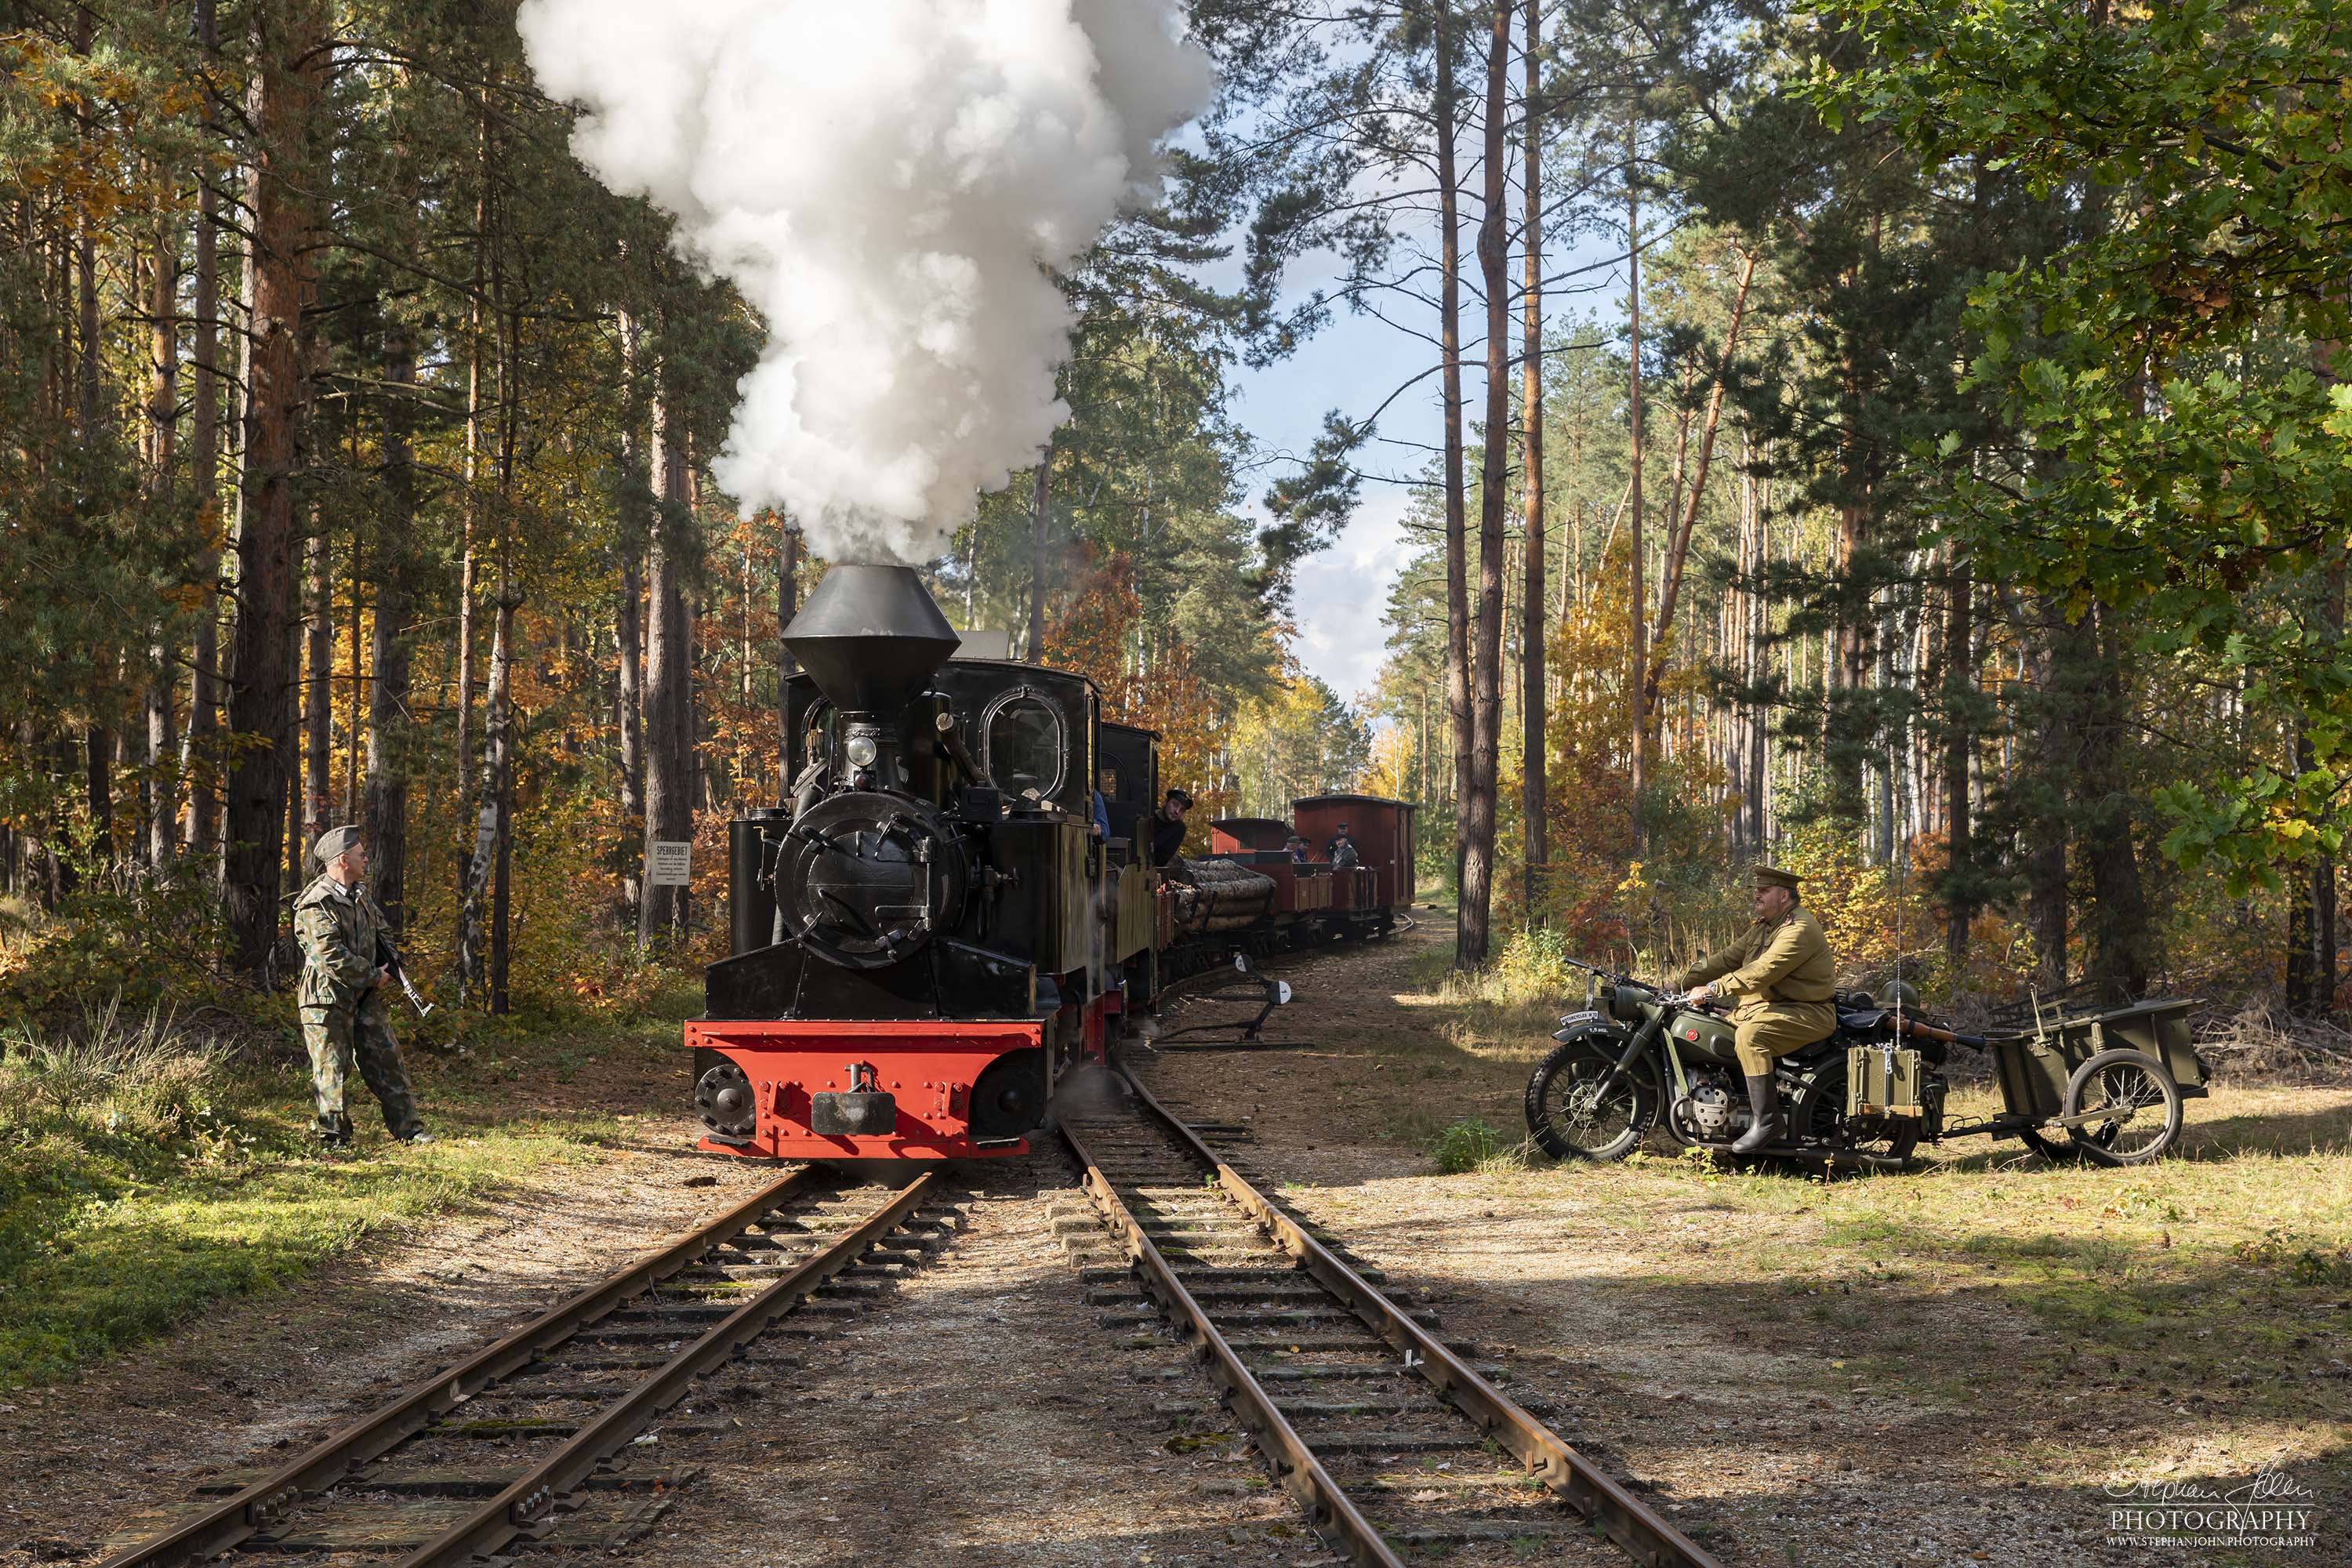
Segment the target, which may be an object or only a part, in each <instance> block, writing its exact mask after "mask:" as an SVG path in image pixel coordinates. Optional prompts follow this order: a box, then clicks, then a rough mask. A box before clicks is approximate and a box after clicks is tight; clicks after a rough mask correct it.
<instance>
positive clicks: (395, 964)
mask: <svg viewBox="0 0 2352 1568" xmlns="http://www.w3.org/2000/svg"><path fill="white" fill-rule="evenodd" d="M375 963H376V967H377V968H379V969H388V970H390V971H391V972H392V977H393V978H394V980H397V981H399V982H400V989H401V992H402V994H404V995H405V996H407V998H408V1005H410V1006H412V1007H414V1008H415V1009H416V1016H418V1017H420V1018H422V1017H425V1016H428V1015H430V1014H431V1013H432V1011H433V1004H432V1003H430V1002H427V1001H426V1000H425V998H424V997H422V996H420V995H418V994H416V986H415V983H414V982H413V981H411V980H410V979H409V978H408V971H407V970H406V969H404V968H403V967H402V966H401V962H400V950H399V949H398V948H396V947H394V946H393V945H392V939H391V938H390V937H388V936H386V935H384V934H383V932H382V931H378V932H376V935H375Z"/></svg>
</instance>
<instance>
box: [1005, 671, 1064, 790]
mask: <svg viewBox="0 0 2352 1568" xmlns="http://www.w3.org/2000/svg"><path fill="white" fill-rule="evenodd" d="M1064 751H1065V748H1064V745H1063V739H1062V715H1061V714H1060V712H1058V711H1057V710H1055V708H1053V707H1052V705H1050V704H1048V703H1046V702H1044V701H1041V700H1039V699H1037V698H1035V697H1034V696H1031V695H1030V694H1029V693H1028V692H1027V691H1025V690H1023V691H1011V692H1007V693H1006V694H1005V695H1003V697H1000V698H998V699H997V700H995V702H993V703H992V704H991V705H990V707H989V710H988V756H987V758H986V763H987V766H988V773H989V776H990V777H991V778H992V779H994V780H995V781H996V787H997V788H999V789H1003V790H1009V791H1011V792H1012V793H1013V794H1014V795H1035V796H1036V797H1037V798H1038V799H1040V800H1043V799H1045V798H1046V797H1047V796H1049V795H1052V794H1053V793H1054V792H1055V790H1057V789H1059V788H1061V787H1062V766H1063V756H1064Z"/></svg>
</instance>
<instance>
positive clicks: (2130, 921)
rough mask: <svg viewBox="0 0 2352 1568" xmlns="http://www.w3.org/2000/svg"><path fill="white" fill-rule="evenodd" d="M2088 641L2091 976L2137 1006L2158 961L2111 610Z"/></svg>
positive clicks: (2114, 996)
mask: <svg viewBox="0 0 2352 1568" xmlns="http://www.w3.org/2000/svg"><path fill="white" fill-rule="evenodd" d="M2091 619H2092V620H2093V621H2095V628H2094V627H2091V626H2086V627H2085V628H2084V630H2085V632H2086V633H2087V634H2088V635H2086V636H2085V637H2084V647H2085V648H2086V650H2087V651H2088V653H2089V654H2090V656H2091V657H2092V658H2095V659H2097V660H2098V668H2097V670H2096V672H2095V679H2094V683H2093V685H2092V688H2091V690H2092V694H2093V700H2092V702H2091V703H2090V705H2089V709H2088V711H2086V712H2085V713H2084V716H2083V726H2082V731H2083V742H2082V766H2081V770H2080V772H2079V773H2077V775H2076V780H2077V786H2076V787H2077V788H2078V789H2079V790H2080V791H2081V792H2082V800H2081V810H2082V813H2083V855H2084V863H2085V866H2086V868H2087V869H2088V870H2089V872H2090V874H2091V899H2092V910H2091V913H2092V925H2091V975H2090V977H2091V979H2092V980H2094V981H2095V982H2096V983H2097V984H2098V986H2099V989H2100V993H2101V994H2102V995H2103V996H2104V997H2105V998H2107V999H2109V1000H2113V1001H2116V1002H2118V1003H2121V1002H2135V1001H2137V1000H2138V999H2139V998H2140V997H2141V996H2143V995H2145V994H2147V983H2148V972H2149V968H2150V965H2151V963H2153V958H2154V954H2153V951H2152V943H2153V935H2152V933H2151V931H2150V930H2149V926H2148V911H2147V889H2146V888H2145V886H2144V884H2143V883H2142V881H2141V879H2140V869H2139V857H2138V853H2137V849H2136V848H2135V847H2134V843H2133V836H2132V821H2131V803H2130V801H2129V799H2128V798H2127V796H2126V795H2125V793H2124V792H2125V788H2126V784H2127V782H2128V779H2129V773H2128V771H2127V767H2126V759H2125V755H2124V746H2125V737H2126V731H2127V728H2128V727H2129V726H2130V725H2131V723H2132V722H2133V715H2132V710H2131V700H2130V697H2129V684H2128V682H2127V680H2126V675H2125V664H2124V660H2125V658H2126V654H2125V650H2124V647H2123V646H2122V644H2121V641H2120V639H2119V638H2118V637H2117V636H2116V631H2115V627H2114V626H2113V624H2112V621H2111V612H2108V611H2106V610H2105V609H2099V610H2095V611H2094V612H2093V615H2092V617H2091Z"/></svg>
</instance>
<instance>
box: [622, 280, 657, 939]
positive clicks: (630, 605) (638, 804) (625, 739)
mask: <svg viewBox="0 0 2352 1568" xmlns="http://www.w3.org/2000/svg"><path fill="white" fill-rule="evenodd" d="M637 349H638V334H637V323H636V319H635V317H634V316H632V315H631V314H629V312H627V311H625V310H624V311H622V312H621V379H622V381H623V383H624V384H625V386H626V387H627V388H628V389H629V392H628V395H629V397H630V399H631V401H632V405H634V400H635V395H636V393H635V387H636V382H637ZM621 466H622V468H623V469H624V470H625V474H626V476H627V477H626V479H625V483H626V485H627V487H628V488H627V491H626V494H627V496H628V500H627V502H626V504H625V506H624V508H623V511H622V518H621V597H620V603H619V604H618V605H615V606H614V615H613V640H614V643H615V644H616V645H618V646H617V650H616V658H617V659H618V662H619V666H620V671H619V675H618V676H617V678H616V679H615V680H614V687H615V689H616V695H615V702H616V705H617V707H618V712H617V713H616V714H615V715H614V729H615V731H617V734H618V738H619V744H620V765H621V779H620V785H621V789H620V794H621V842H620V849H619V854H620V862H621V866H620V869H621V913H622V915H623V917H624V918H625V919H626V920H627V921H628V922H629V924H630V925H632V926H634V925H635V924H636V922H637V917H638V912H639V910H641V909H642V907H643V905H644V899H645V888H644V880H643V878H644V871H645V865H644V856H645V845H646V717H645V715H646V707H645V598H646V566H645V551H646V527H647V524H646V512H647V510H649V498H648V497H647V494H646V488H645V481H644V479H643V478H642V474H643V470H644V463H643V460H642V451H641V447H640V444H639V442H638V439H637V428H636V421H635V418H634V417H632V418H630V419H629V420H627V421H626V422H625V424H624V425H623V426H622V433H621Z"/></svg>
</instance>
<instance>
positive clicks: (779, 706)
mask: <svg viewBox="0 0 2352 1568" xmlns="http://www.w3.org/2000/svg"><path fill="white" fill-rule="evenodd" d="M800 610H801V531H800V530H799V529H797V528H794V527H793V526H792V525H791V524H790V523H786V524H785V525H784V526H783V527H782V528H781V529H779V530H778V531H777V533H776V744H777V751H776V773H777V777H776V799H777V800H778V801H780V802H781V801H782V800H784V799H785V798H786V796H785V794H784V792H785V791H786V790H787V789H789V788H791V787H792V782H793V781H792V777H791V773H792V766H793V762H792V758H793V721H792V714H791V712H790V710H789V709H790V703H789V698H790V695H791V690H790V689H791V686H792V679H793V670H794V668H795V666H794V663H793V654H792V650H791V649H790V648H788V647H785V646H784V633H785V632H787V631H789V630H790V629H791V628H792V624H793V616H797V615H799V614H800ZM966 624H967V625H969V624H970V622H969V621H967V622H966Z"/></svg>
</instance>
